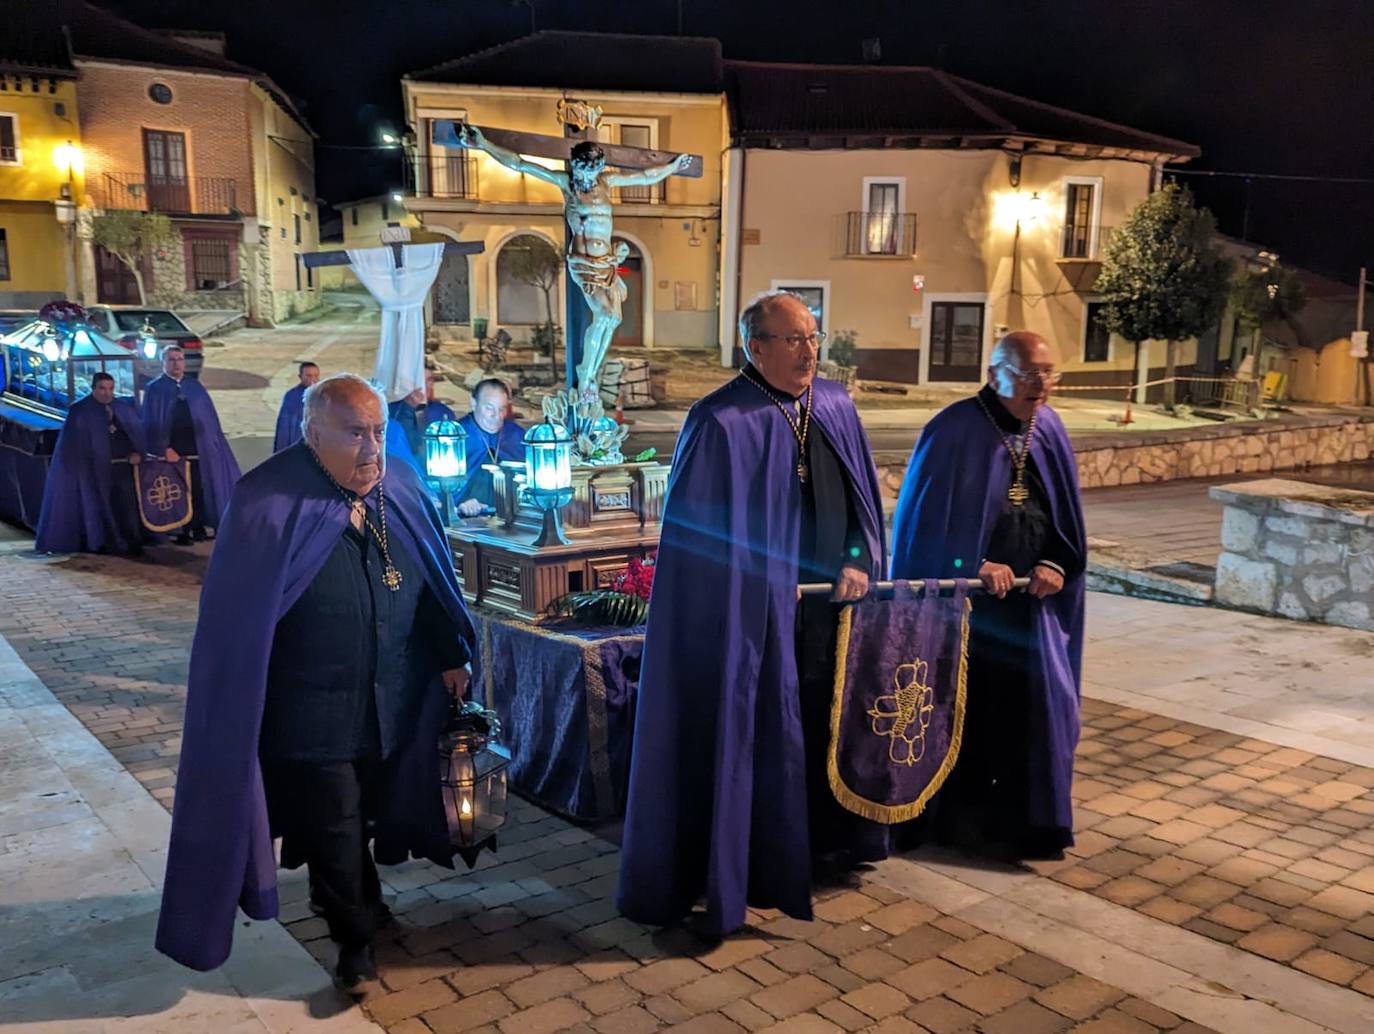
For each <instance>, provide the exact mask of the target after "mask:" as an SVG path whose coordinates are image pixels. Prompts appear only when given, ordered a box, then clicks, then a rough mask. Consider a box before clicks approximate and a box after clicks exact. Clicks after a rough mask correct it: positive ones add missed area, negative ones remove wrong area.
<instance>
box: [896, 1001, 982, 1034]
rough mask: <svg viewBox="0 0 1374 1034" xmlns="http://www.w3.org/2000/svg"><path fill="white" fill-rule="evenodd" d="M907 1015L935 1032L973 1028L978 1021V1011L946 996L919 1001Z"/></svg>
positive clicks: (923, 1027) (950, 1031)
mask: <svg viewBox="0 0 1374 1034" xmlns="http://www.w3.org/2000/svg"><path fill="white" fill-rule="evenodd" d="M905 1016H906V1018H907V1019H909V1020H911V1021H912V1022H914V1023H917V1024H919V1025H920V1028H921V1029H923V1030H929V1031H932V1032H933V1034H954V1032H955V1031H962V1030H971V1029H973V1024H974V1023H976V1022H978V1013H976V1012H974V1011H973V1010H972V1009H967V1008H965V1007H964V1006H962V1005H960V1004H959V1003H958V1002H954V1001H950V999H948V998H944V997H940V998H930V999H928V1000H926V1001H924V1002H918V1003H917V1004H915V1005H913V1006H912V1007H911V1008H910V1009H908V1010H907V1011H906V1013H905Z"/></svg>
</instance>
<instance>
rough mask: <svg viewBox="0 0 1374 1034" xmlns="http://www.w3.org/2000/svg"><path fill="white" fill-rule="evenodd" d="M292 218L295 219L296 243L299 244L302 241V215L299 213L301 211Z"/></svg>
mask: <svg viewBox="0 0 1374 1034" xmlns="http://www.w3.org/2000/svg"><path fill="white" fill-rule="evenodd" d="M292 219H294V220H295V223H296V243H297V244H299V243H300V242H301V217H300V213H299V212H298V213H296V215H294V216H292Z"/></svg>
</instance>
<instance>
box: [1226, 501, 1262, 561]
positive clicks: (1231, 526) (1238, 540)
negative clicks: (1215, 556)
mask: <svg viewBox="0 0 1374 1034" xmlns="http://www.w3.org/2000/svg"><path fill="white" fill-rule="evenodd" d="M1259 529H1260V519H1259V517H1258V516H1257V515H1255V514H1253V513H1249V512H1248V511H1246V510H1242V509H1240V508H1239V507H1236V506H1228V507H1226V509H1225V511H1224V512H1223V513H1222V516H1221V544H1222V546H1223V547H1224V548H1225V549H1227V550H1229V551H1230V552H1232V553H1251V552H1253V551H1254V549H1255V547H1256V545H1257V544H1258V542H1259Z"/></svg>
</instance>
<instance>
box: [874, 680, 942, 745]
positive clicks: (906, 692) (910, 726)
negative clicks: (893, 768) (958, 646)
mask: <svg viewBox="0 0 1374 1034" xmlns="http://www.w3.org/2000/svg"><path fill="white" fill-rule="evenodd" d="M929 674H930V666H929V665H928V664H927V663H926V662H925V661H923V660H921V659H919V658H917V659H916V660H915V661H914V662H912V663H910V664H899V665H898V666H897V671H896V672H895V673H894V674H893V676H892V685H893V691H892V692H891V693H888V694H885V695H883V696H880V697H878V698H877V699H876V700H874V701H873V706H872V707H870V708H869V709H868V715H869V717H871V718H872V719H873V722H872V726H873V734H874V735H875V736H885V737H887V740H888V744H887V757H888V760H889V761H891V762H892V763H893V764H894V765H906V766H907V767H910V766H912V765H914V764H916V763H917V762H918V761H920V760H921V759H922V758H924V757H925V755H926V730H927V729H929V728H930V720H931V718H932V717H933V715H934V713H935V689H934V687H932V686H931V685H929V684H928V682H927V681H926V680H927V678H928V677H929Z"/></svg>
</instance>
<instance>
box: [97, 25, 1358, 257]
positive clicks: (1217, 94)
mask: <svg viewBox="0 0 1374 1034" xmlns="http://www.w3.org/2000/svg"><path fill="white" fill-rule="evenodd" d="M533 4H534V8H535V19H536V22H537V26H538V28H540V29H584V30H593V31H620V32H639V33H662V34H672V33H674V32H675V31H676V29H677V19H678V15H679V10H680V11H681V17H682V27H683V31H684V32H685V33H686V34H688V35H701V36H716V37H718V38H719V39H720V40H721V41H722V43H723V45H724V50H725V56H726V57H728V58H741V59H745V58H752V59H762V60H779V61H825V62H841V63H849V62H854V63H857V62H858V60H859V58H860V41H861V40H862V39H864V38H865V37H873V36H876V37H878V38H879V39H880V40H881V42H882V63H884V64H923V65H937V66H941V67H943V68H945V69H946V70H948V71H950V72H953V73H956V74H958V75H963V76H966V77H968V78H970V79H975V80H978V81H979V82H983V83H986V84H988V85H990V86H996V87H999V88H1002V89H1005V90H1010V91H1012V92H1015V93H1020V94H1023V95H1025V96H1027V97H1031V98H1034V99H1036V100H1041V101H1046V102H1049V103H1052V104H1059V105H1062V106H1064V107H1067V108H1072V109H1074V110H1076V111H1081V112H1085V113H1087V114H1091V115H1097V116H1099V117H1102V118H1107V119H1112V120H1114V121H1118V122H1124V123H1126V124H1127V125H1131V126H1134V127H1136V128H1139V129H1144V130H1148V131H1153V132H1157V133H1162V134H1164V135H1167V136H1173V137H1178V138H1180V139H1183V140H1187V141H1189V142H1192V143H1195V144H1198V145H1199V146H1200V147H1201V148H1202V151H1203V156H1202V158H1201V160H1199V161H1196V162H1192V163H1189V164H1188V165H1187V166H1185V168H1192V169H1206V170H1227V171H1238V172H1251V173H1269V174H1284V175H1295V176H1317V177H1357V178H1367V179H1370V180H1371V182H1367V183H1362V184H1339V183H1330V182H1290V181H1276V180H1264V179H1258V178H1256V179H1253V180H1252V181H1251V183H1250V184H1249V187H1248V197H1249V213H1248V223H1247V220H1246V205H1245V199H1246V195H1247V187H1246V184H1245V181H1244V180H1243V179H1240V178H1233V177H1225V178H1203V177H1197V176H1188V177H1186V182H1187V183H1188V185H1189V186H1191V187H1192V188H1193V190H1194V192H1195V193H1196V194H1197V195H1198V197H1199V198H1200V199H1201V200H1202V201H1203V202H1204V203H1205V204H1207V205H1208V206H1209V207H1211V208H1212V210H1213V211H1214V212H1215V213H1216V215H1217V217H1218V220H1219V221H1220V224H1221V229H1222V230H1223V231H1224V232H1226V233H1230V234H1233V235H1236V236H1240V235H1241V234H1242V231H1243V230H1246V231H1247V232H1246V236H1247V238H1248V239H1249V240H1252V241H1255V242H1258V243H1262V244H1265V245H1268V246H1269V247H1271V248H1273V249H1275V250H1277V251H1278V252H1279V254H1280V256H1281V257H1282V258H1283V259H1284V260H1285V261H1288V262H1291V263H1295V264H1299V265H1304V266H1307V267H1308V268H1311V269H1313V270H1315V271H1317V272H1322V273H1325V274H1327V275H1330V276H1333V277H1336V278H1338V279H1341V280H1346V281H1349V282H1354V280H1355V278H1356V276H1357V271H1358V268H1359V266H1360V265H1361V264H1365V265H1369V266H1371V267H1374V132H1371V130H1370V127H1371V125H1372V124H1374V0H1058V2H1048V0H1004V2H1000V3H999V2H993V0H925V2H916V0H906V2H899V0H843V2H821V0H786V2H778V0H680V2H678V0H638V2H634V3H631V2H627V0H600V2H597V3H591V2H587V0H533ZM103 6H105V7H107V8H109V9H111V10H114V11H116V12H118V13H120V14H122V15H124V16H126V17H128V18H130V19H131V20H133V21H136V22H138V23H140V24H142V25H145V26H148V27H152V28H195V29H215V30H220V31H223V32H225V33H227V35H228V41H229V42H228V56H229V57H231V58H233V59H235V60H238V61H241V62H243V63H245V64H249V65H252V66H254V67H256V68H259V69H261V70H263V71H265V72H267V73H268V74H269V75H271V76H272V78H273V79H275V80H276V81H277V82H278V83H279V84H280V85H281V86H282V87H283V88H284V89H285V90H287V91H288V92H289V93H291V94H292V96H294V97H296V98H298V99H300V100H301V101H302V102H303V104H304V107H305V110H306V114H307V117H308V118H309V120H310V121H311V123H312V125H313V126H314V128H315V130H316V132H317V133H318V134H319V136H320V144H321V145H329V144H334V145H370V144H375V143H377V142H378V139H379V133H380V132H381V131H382V129H384V128H393V129H394V128H400V127H401V114H402V109H401V90H400V82H399V80H400V77H401V75H402V74H403V73H405V72H407V71H413V70H416V69H420V68H425V67H427V66H429V65H433V64H437V63H439V62H441V61H444V60H448V59H450V58H453V57H457V56H460V55H462V54H464V53H468V52H470V51H472V50H476V49H479V48H482V47H486V46H492V45H494V44H497V43H502V42H504V41H506V40H509V39H513V38H516V37H518V36H520V35H523V34H524V33H526V32H528V31H529V29H530V10H529V8H528V7H527V6H526V5H525V4H523V3H520V4H516V3H512V2H510V0H371V2H369V0H330V2H328V3H325V2H323V0H232V2H227V0H104V4H103ZM317 156H318V167H319V174H318V187H319V192H320V195H321V196H322V197H324V198H326V199H328V200H330V201H344V200H348V199H350V198H355V197H360V196H364V195H368V194H377V193H380V192H382V191H383V190H386V189H388V188H390V187H393V186H395V185H396V184H397V180H398V164H397V163H398V158H397V155H396V153H395V152H394V151H391V152H388V151H366V150H347V149H334V148H330V147H328V146H320V147H319V150H318V151H317Z"/></svg>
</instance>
